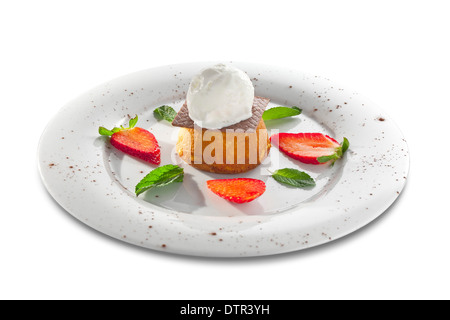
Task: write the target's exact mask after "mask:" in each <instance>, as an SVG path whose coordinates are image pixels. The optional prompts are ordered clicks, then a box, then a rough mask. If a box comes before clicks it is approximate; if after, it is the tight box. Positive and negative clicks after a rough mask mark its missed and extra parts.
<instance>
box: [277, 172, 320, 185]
mask: <svg viewBox="0 0 450 320" xmlns="http://www.w3.org/2000/svg"><path fill="white" fill-rule="evenodd" d="M272 178H274V179H275V180H276V181H278V182H279V183H281V184H285V185H288V186H291V187H295V188H307V187H314V186H315V185H316V182H315V181H314V179H313V178H311V176H310V175H309V174H307V173H306V172H303V171H299V170H296V169H290V168H286V169H280V170H277V171H275V172H273V173H272Z"/></svg>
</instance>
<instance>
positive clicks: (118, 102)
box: [39, 62, 409, 257]
mask: <svg viewBox="0 0 450 320" xmlns="http://www.w3.org/2000/svg"><path fill="white" fill-rule="evenodd" d="M214 64H215V63H214V62H205V63H190V64H179V65H171V66H163V67H159V68H155V69H150V70H145V71H141V72H137V73H133V74H130V75H127V76H123V77H121V78H118V79H115V80H112V81H110V82H107V83H105V84H103V85H101V86H99V87H97V88H94V89H93V90H91V91H89V92H87V93H85V94H83V95H81V96H80V97H78V98H77V99H75V100H73V101H71V102H70V103H68V104H67V105H66V106H65V107H63V108H62V109H61V111H60V112H59V113H58V114H57V115H56V117H54V118H53V120H52V121H51V122H50V124H49V125H48V126H47V128H46V130H45V132H44V133H43V135H42V138H41V142H40V146H39V168H40V173H41V176H42V179H43V181H44V184H45V186H46V187H47V189H48V191H49V192H50V194H51V195H52V196H53V197H54V198H55V200H56V201H57V202H58V203H59V204H60V205H61V206H62V207H63V208H64V209H65V210H67V211H68V212H69V213H71V214H72V215H73V216H75V217H76V218H78V219H79V220H80V221H82V222H84V223H85V224H87V225H89V226H90V227H92V228H94V229H96V230H98V231H100V232H102V233H105V234H107V235H109V236H111V237H114V238H117V239H120V240H123V241H126V242H129V243H132V244H135V245H137V246H142V247H146V248H150V249H154V250H160V251H165V252H171V253H178V254H185V255H197V256H214V257H244V256H261V255H271V254H279V253H284V252H290V251H295V250H302V249H306V248H310V247H313V246H317V245H320V244H324V243H328V242H330V241H333V240H336V239H338V238H340V237H342V236H345V235H347V234H349V233H351V232H353V231H355V230H357V229H359V228H361V227H363V226H364V225H366V224H368V223H369V222H371V221H372V220H374V219H375V218H377V217H378V216H379V215H381V214H382V213H383V212H384V211H385V210H386V209H387V208H388V207H389V206H390V205H391V204H392V203H393V202H394V201H395V199H396V198H397V197H398V196H399V194H400V192H401V191H402V189H403V186H404V185H405V182H406V176H407V173H408V166H409V155H408V148H407V144H406V142H405V139H404V138H403V136H402V134H401V132H400V130H399V129H398V128H397V127H396V125H395V124H394V122H393V121H392V119H391V118H389V116H388V115H387V114H386V113H385V112H384V111H382V110H381V109H379V108H378V107H376V106H374V105H373V104H371V103H370V102H369V101H367V100H366V99H364V98H362V97H361V96H359V95H358V94H357V93H355V92H353V91H349V90H348V89H344V88H342V87H341V86H339V85H336V84H334V83H333V82H331V81H330V80H328V79H326V78H322V77H319V76H310V75H306V74H303V73H301V72H297V71H294V70H288V69H283V68H278V67H273V66H266V65H257V64H250V63H237V62H229V63H228V64H231V65H234V66H236V67H238V68H240V69H242V70H244V71H245V72H247V73H248V75H249V76H250V78H251V79H252V81H253V84H254V86H255V94H256V95H258V96H263V97H267V98H270V99H271V104H270V105H269V107H273V106H279V105H284V106H298V107H300V108H301V109H303V113H302V114H301V115H300V116H297V117H293V118H289V119H282V120H272V121H268V122H267V123H266V125H267V127H268V129H269V131H271V132H269V133H275V132H322V133H325V134H328V135H330V136H332V137H334V138H336V139H337V140H338V141H342V140H343V138H344V137H346V138H348V140H349V141H350V149H349V150H348V152H347V153H346V155H345V157H344V158H343V159H341V160H339V161H337V162H336V163H335V165H334V166H333V167H330V166H327V165H320V166H314V165H305V164H302V163H300V162H298V161H295V160H292V159H290V158H288V157H286V156H285V155H283V154H281V153H280V152H279V151H278V149H277V148H275V147H272V149H271V152H270V157H269V158H268V159H266V161H265V162H264V163H263V164H262V165H261V166H260V167H258V168H257V169H255V170H253V171H251V172H248V173H245V174H239V175H233V176H232V177H249V178H256V179H260V180H263V181H265V182H266V185H267V190H266V192H265V193H264V194H263V195H262V196H261V197H260V198H258V199H257V200H255V201H253V202H251V203H247V204H240V205H238V204H232V203H230V202H227V201H226V200H224V199H222V198H219V197H218V196H216V195H214V194H213V193H212V192H211V191H209V189H208V188H207V187H206V181H207V180H210V179H220V178H230V176H229V175H228V176H227V175H219V174H211V173H205V172H202V171H198V170H196V169H194V168H192V167H190V166H189V165H186V164H185V163H183V162H182V161H181V160H180V158H179V157H178V155H177V154H176V152H175V149H174V147H175V143H176V139H177V134H178V130H179V129H178V128H176V127H172V126H171V125H170V124H169V123H168V122H165V121H161V122H158V121H157V120H156V119H155V118H154V116H153V110H154V109H155V108H156V107H159V106H161V105H164V104H165V105H170V106H173V107H174V108H175V110H177V111H178V110H179V108H180V107H181V105H182V104H183V102H184V99H185V95H186V91H187V88H188V86H189V82H190V79H191V78H192V77H193V76H194V75H195V74H196V73H198V72H199V71H200V70H201V69H202V68H204V67H208V66H211V65H214ZM134 115H138V116H139V122H138V126H140V127H143V128H146V129H148V130H149V131H150V132H152V133H153V134H154V135H155V136H156V138H157V139H158V141H159V143H160V146H161V165H165V164H178V165H180V166H182V167H183V168H184V169H185V178H184V182H183V183H174V184H172V185H169V186H166V187H161V188H157V189H154V190H151V191H148V192H146V193H145V194H143V195H141V196H140V197H136V196H135V194H134V187H135V185H136V184H137V183H138V182H139V181H140V180H141V179H142V178H143V177H144V176H145V175H146V174H147V173H148V172H150V171H151V170H153V169H154V168H155V166H153V165H151V164H149V163H145V162H143V161H140V160H137V159H135V158H133V157H130V156H128V155H125V154H123V153H121V152H120V151H117V150H116V149H115V148H113V147H112V146H111V145H110V144H109V141H108V139H107V138H105V137H100V136H99V134H98V127H99V126H105V127H107V128H112V127H114V126H119V125H122V124H126V123H127V122H128V120H129V118H130V116H133V117H134ZM281 168H296V169H298V170H301V171H305V172H307V173H309V174H310V175H311V176H312V177H313V178H314V179H315V180H316V184H317V185H316V186H315V187H314V188H309V189H296V188H290V187H286V186H284V185H281V184H279V183H278V182H276V181H275V180H274V179H273V178H271V177H270V174H269V170H271V171H272V170H276V169H281Z"/></svg>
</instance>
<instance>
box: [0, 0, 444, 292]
mask: <svg viewBox="0 0 450 320" xmlns="http://www.w3.org/2000/svg"><path fill="white" fill-rule="evenodd" d="M447 2H448V1H432V0H428V1H411V0H410V1H371V2H369V1H320V0H319V1H283V0H277V1H263V0H260V1H249V0H245V1H244V0H240V1H233V0H227V1H220V2H219V1H196V0H191V1H169V0H167V1H132V0H127V1H112V0H109V1H92V0H91V1H84V0H83V1H80V0H78V1H47V0H41V1H2V2H0V35H1V37H0V45H1V49H0V57H1V59H0V95H1V100H0V101H1V110H2V116H3V118H2V124H1V131H0V132H1V134H0V137H1V138H0V148H1V157H0V161H1V166H0V170H1V187H0V188H1V198H0V199H1V209H0V212H1V220H0V249H1V250H0V298H2V299H22V298H25V299H434V298H438V299H448V298H450V290H449V286H450V272H449V270H450V250H449V249H450V247H449V244H450V239H449V237H450V235H449V226H450V210H449V208H448V201H447V199H448V198H449V187H448V181H449V173H448V172H449V171H448V170H449V169H448V162H449V157H450V152H449V146H448V141H447V139H448V127H449V115H450V113H449V111H448V110H449V104H450V102H449V101H450V90H449V88H450V62H449V59H450V46H449V30H450V19H449V17H448V13H449V8H448V7H447V6H446V5H447ZM202 60H223V61H228V60H238V61H253V62H259V63H265V64H272V65H280V66H289V67H293V68H295V69H299V70H302V71H305V72H307V73H314V74H319V75H322V76H326V77H328V78H330V79H332V80H334V81H337V82H339V83H342V84H345V85H346V86H347V87H348V88H352V90H354V91H357V92H360V93H361V94H363V95H364V96H366V97H368V98H370V99H371V100H372V101H374V102H375V103H376V104H378V105H380V106H381V107H382V108H384V109H385V110H387V113H388V114H389V115H390V116H391V117H393V118H394V119H395V121H396V122H397V124H398V126H399V127H400V128H401V130H402V131H403V133H404V135H405V137H406V139H407V141H408V143H409V147H410V152H411V171H410V175H409V179H408V183H407V186H406V188H405V190H404V192H403V193H402V195H401V197H400V198H399V199H398V201H397V202H396V203H395V204H394V205H393V206H392V207H391V208H390V209H389V210H388V211H387V212H386V213H385V214H384V215H383V216H382V217H381V218H379V219H378V220H376V221H375V222H374V223H372V224H370V225H369V226H368V227H366V228H364V229H362V230H360V231H358V232H356V233H354V234H352V235H350V236H347V237H345V238H344V239H341V240H338V241H336V242H334V243H331V244H329V245H326V246H322V247H318V248H315V249H310V250H307V251H303V252H297V253H291V254H285V255H281V256H274V257H268V258H257V259H244V260H217V259H198V258H188V257H179V256H173V255H168V254H161V253H156V252H152V251H148V250H144V249H139V248H136V247H132V246H130V245H127V244H123V243H121V242H119V241H116V240H112V239H110V238H108V237H106V236H103V235H101V234H99V233H97V232H95V231H92V230H91V229H89V228H88V227H85V226H84V225H82V224H81V223H79V222H77V221H76V220H75V219H74V218H72V217H71V216H70V215H69V214H67V213H66V212H65V211H64V210H62V209H61V208H60V207H59V206H58V205H57V204H56V203H55V202H54V201H53V200H52V198H51V197H50V196H49V195H48V193H47V192H46V190H45V188H44V186H43V185H42V183H41V181H40V177H39V174H38V170H37V161H36V151H37V147H38V141H39V137H40V134H41V133H42V131H43V130H44V128H45V126H46V124H47V123H48V121H49V120H50V119H51V117H52V116H54V115H55V114H56V113H57V112H58V110H59V108H60V107H62V106H63V105H64V104H65V103H66V102H67V101H69V100H71V99H72V98H74V97H76V96H77V95H79V94H81V93H84V92H85V91H87V90H89V89H90V88H91V87H93V86H96V85H98V84H101V83H103V82H105V81H108V80H110V79H112V78H115V77H118V76H121V75H123V74H127V73H130V72H133V71H138V70H142V69H146V68H151V67H155V66H160V65H165V64H173V63H181V62H191V61H202Z"/></svg>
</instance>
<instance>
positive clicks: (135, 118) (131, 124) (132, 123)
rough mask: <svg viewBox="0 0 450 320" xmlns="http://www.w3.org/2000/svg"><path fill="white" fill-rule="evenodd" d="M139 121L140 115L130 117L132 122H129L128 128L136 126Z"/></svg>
mask: <svg viewBox="0 0 450 320" xmlns="http://www.w3.org/2000/svg"><path fill="white" fill-rule="evenodd" d="M137 122H138V116H137V115H136V117H134V118H133V119H130V122H129V123H128V129H131V128H134V126H135V125H136V123H137Z"/></svg>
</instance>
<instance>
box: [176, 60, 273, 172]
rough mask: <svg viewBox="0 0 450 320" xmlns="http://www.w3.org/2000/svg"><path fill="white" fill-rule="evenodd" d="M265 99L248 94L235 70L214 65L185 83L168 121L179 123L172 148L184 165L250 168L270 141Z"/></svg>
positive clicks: (222, 169)
mask: <svg viewBox="0 0 450 320" xmlns="http://www.w3.org/2000/svg"><path fill="white" fill-rule="evenodd" d="M268 104H269V99H267V98H262V97H255V96H254V88H253V85H252V83H251V81H250V79H249V78H248V76H247V75H246V74H245V73H244V72H243V71H241V70H238V69H236V68H233V67H228V66H224V65H216V66H214V67H211V68H207V69H204V70H202V71H201V72H200V73H199V74H198V75H196V76H195V77H194V78H193V79H192V82H191V84H190V86H189V90H188V93H187V95H186V102H185V103H184V105H183V106H182V108H181V110H180V111H179V112H178V114H177V116H176V117H175V119H174V120H173V122H172V125H173V126H176V127H180V131H179V134H178V142H177V145H176V150H177V152H178V154H179V156H180V157H181V159H183V160H184V161H185V162H186V163H188V164H190V165H192V166H193V167H195V168H197V169H199V170H203V171H209V172H214V173H225V174H234V173H242V172H246V171H249V170H252V169H254V168H256V167H257V166H259V165H260V164H261V162H262V161H263V160H264V159H265V158H266V157H267V155H268V153H269V150H270V141H269V137H268V134H267V130H266V126H265V123H264V120H263V119H262V114H263V112H264V110H265V109H266V107H267V105H268Z"/></svg>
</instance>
